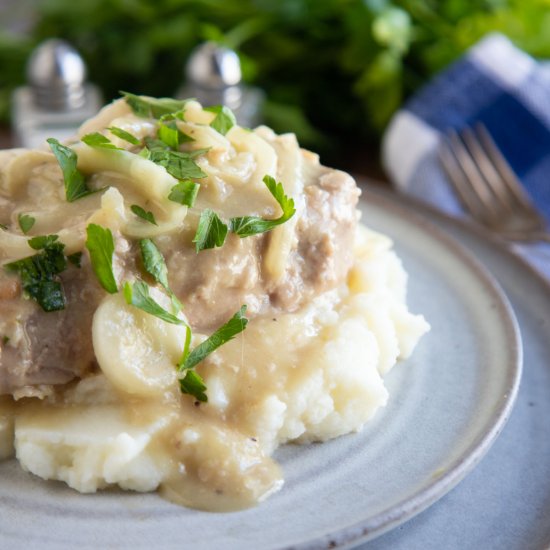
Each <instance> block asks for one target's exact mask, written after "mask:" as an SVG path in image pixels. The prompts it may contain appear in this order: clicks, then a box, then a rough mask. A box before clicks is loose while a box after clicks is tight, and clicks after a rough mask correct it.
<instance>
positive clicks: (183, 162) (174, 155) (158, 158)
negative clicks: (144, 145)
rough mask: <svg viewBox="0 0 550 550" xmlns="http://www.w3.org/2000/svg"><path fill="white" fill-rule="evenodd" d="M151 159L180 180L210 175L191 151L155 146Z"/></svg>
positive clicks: (150, 154)
mask: <svg viewBox="0 0 550 550" xmlns="http://www.w3.org/2000/svg"><path fill="white" fill-rule="evenodd" d="M193 156H194V155H193ZM149 160H151V161H152V162H154V163H155V164H159V165H160V166H162V167H164V168H165V169H166V171H167V172H168V173H169V174H170V175H171V176H174V177H175V178H176V179H178V180H187V179H200V178H205V177H206V176H207V175H208V174H205V173H204V172H203V171H202V170H201V169H200V167H199V165H198V164H197V163H196V162H195V161H194V160H193V158H192V155H190V154H189V153H182V152H179V151H171V150H169V149H156V148H155V149H153V150H152V151H150V152H149Z"/></svg>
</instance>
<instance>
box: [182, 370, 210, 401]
mask: <svg viewBox="0 0 550 550" xmlns="http://www.w3.org/2000/svg"><path fill="white" fill-rule="evenodd" d="M179 383H180V390H181V393H186V394H189V395H192V396H193V397H194V398H195V399H197V400H198V401H201V402H203V403H206V402H207V401H208V396H207V395H206V390H207V389H208V388H207V387H206V384H205V383H204V380H203V379H202V376H201V375H200V374H199V373H198V372H197V371H195V370H187V371H185V375H184V377H183V378H180V380H179Z"/></svg>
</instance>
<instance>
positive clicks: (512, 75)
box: [382, 34, 550, 278]
mask: <svg viewBox="0 0 550 550" xmlns="http://www.w3.org/2000/svg"><path fill="white" fill-rule="evenodd" d="M478 121H479V122H482V123H483V124H485V126H486V127H487V128H488V130H489V132H490V133H491V135H492V136H493V138H494V140H495V142H496V143H497V145H498V146H499V148H500V150H501V151H502V153H503V154H504V156H505V157H506V159H507V160H508V162H509V163H510V164H511V166H512V168H513V169H514V171H515V172H516V174H517V175H518V176H519V177H520V179H521V181H522V183H523V184H524V185H525V188H526V189H527V191H528V193H529V194H530V195H531V197H532V199H533V200H534V202H535V204H536V205H537V206H538V207H539V208H540V209H541V210H542V211H543V212H544V214H545V215H546V217H547V219H548V221H549V222H550V64H542V63H537V62H536V61H535V60H534V59H532V58H531V57H529V56H528V55H526V54H525V53H523V52H522V51H520V50H518V49H517V48H516V47H515V46H513V45H512V43H511V42H510V41H509V40H508V39H507V38H505V37H504V36H502V35H497V34H493V35H489V36H488V37H486V38H485V39H483V40H482V41H481V42H479V43H478V44H477V45H475V46H474V47H473V48H471V49H470V50H469V51H468V52H467V53H466V55H465V56H464V57H463V58H462V59H460V60H459V61H457V62H456V63H454V64H453V65H451V66H450V67H449V68H448V69H446V70H445V71H444V72H442V73H441V74H440V75H438V76H437V77H436V78H435V79H434V80H433V81H432V82H430V83H429V84H427V85H426V86H425V87H424V88H423V89H421V90H420V91H419V92H418V93H417V94H416V95H415V96H414V97H413V98H412V99H411V100H410V101H409V102H408V103H407V104H406V105H405V106H404V108H403V109H402V110H400V111H398V113H397V114H396V115H395V116H394V118H393V119H392V121H391V123H390V125H389V127H388V129H387V131H386V134H385V136H384V141H383V146H382V161H383V164H384V167H385V169H386V171H387V173H388V175H389V177H390V179H391V180H392V182H393V183H394V184H395V186H396V187H397V189H399V190H400V191H403V192H405V193H409V194H411V195H414V196H416V197H418V198H420V199H422V200H424V201H426V202H429V203H431V204H432V205H435V206H437V207H438V208H440V209H442V210H444V211H445V212H447V213H450V214H453V215H464V213H463V211H462V209H461V206H460V204H459V202H458V200H457V198H456V196H455V195H454V193H453V191H452V189H451V188H450V185H449V183H448V182H447V179H446V176H445V174H444V172H443V170H442V168H441V166H440V164H439V160H438V155H437V148H438V144H439V140H440V139H441V135H442V133H443V132H446V131H447V130H449V129H450V128H455V129H460V128H463V127H464V126H472V125H473V124H474V123H475V122H478ZM516 248H517V251H518V252H520V253H521V254H522V255H523V256H524V257H526V259H528V260H529V261H530V262H531V263H532V264H533V265H534V266H535V267H537V268H538V269H539V270H540V271H542V272H543V273H544V274H545V275H546V276H547V277H549V278H550V245H548V244H540V245H526V246H524V245H521V246H516Z"/></svg>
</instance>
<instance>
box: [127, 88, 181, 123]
mask: <svg viewBox="0 0 550 550" xmlns="http://www.w3.org/2000/svg"><path fill="white" fill-rule="evenodd" d="M120 93H121V94H122V95H123V96H124V100H125V101H126V103H128V105H129V106H130V108H131V109H132V111H133V112H134V114H135V115H137V116H139V117H143V118H148V117H150V118H160V117H162V116H163V115H168V114H172V113H175V112H177V111H182V110H183V108H184V107H185V104H186V103H187V100H180V99H172V98H169V97H161V98H155V97H146V96H139V95H134V94H131V93H129V92H120Z"/></svg>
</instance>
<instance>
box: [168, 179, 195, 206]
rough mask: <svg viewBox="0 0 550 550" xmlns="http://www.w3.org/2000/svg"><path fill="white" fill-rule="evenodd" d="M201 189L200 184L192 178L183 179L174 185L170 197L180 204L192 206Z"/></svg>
mask: <svg viewBox="0 0 550 550" xmlns="http://www.w3.org/2000/svg"><path fill="white" fill-rule="evenodd" d="M199 189H200V185H199V184H198V183H195V182H194V181H191V180H182V181H180V182H179V183H177V184H176V185H174V187H172V189H171V190H170V194H169V195H168V198H169V199H170V200H171V201H173V202H177V203H178V204H183V205H184V206H189V207H191V206H193V205H194V204H195V199H196V198H197V194H198V192H199Z"/></svg>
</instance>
